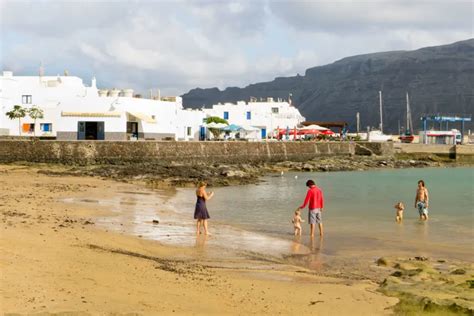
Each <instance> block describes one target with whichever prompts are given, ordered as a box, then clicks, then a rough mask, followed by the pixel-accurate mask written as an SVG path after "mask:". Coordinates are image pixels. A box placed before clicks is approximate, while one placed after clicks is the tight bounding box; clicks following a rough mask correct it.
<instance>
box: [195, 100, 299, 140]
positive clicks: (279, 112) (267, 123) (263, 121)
mask: <svg viewBox="0 0 474 316" xmlns="http://www.w3.org/2000/svg"><path fill="white" fill-rule="evenodd" d="M203 111H204V113H205V114H206V116H207V117H209V116H218V117H220V118H223V119H225V120H227V121H228V122H229V124H235V125H238V126H252V127H257V128H259V129H260V133H259V138H267V137H272V136H274V137H276V135H277V134H276V129H277V128H285V129H286V128H290V129H293V128H294V127H296V126H297V125H298V124H300V123H302V122H303V121H304V120H305V118H304V117H303V116H302V115H301V114H300V112H299V111H298V109H297V108H295V107H294V106H292V105H291V104H289V103H288V102H286V101H282V100H280V99H278V100H277V101H274V100H273V98H266V99H265V100H264V101H257V100H255V99H254V100H252V101H250V102H248V103H246V102H245V101H238V102H237V104H233V103H225V104H216V105H213V106H212V108H209V109H203Z"/></svg>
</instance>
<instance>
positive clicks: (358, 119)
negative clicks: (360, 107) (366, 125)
mask: <svg viewBox="0 0 474 316" xmlns="http://www.w3.org/2000/svg"><path fill="white" fill-rule="evenodd" d="M356 121H357V124H356V127H357V135H359V128H360V114H359V112H357V114H356Z"/></svg>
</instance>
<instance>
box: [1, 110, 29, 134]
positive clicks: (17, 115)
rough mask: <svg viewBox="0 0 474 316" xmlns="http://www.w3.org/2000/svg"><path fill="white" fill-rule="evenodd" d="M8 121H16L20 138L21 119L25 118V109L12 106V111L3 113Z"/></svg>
mask: <svg viewBox="0 0 474 316" xmlns="http://www.w3.org/2000/svg"><path fill="white" fill-rule="evenodd" d="M5 115H6V116H8V118H9V119H10V120H14V119H18V136H21V119H22V118H24V117H25V116H26V109H25V108H23V107H21V105H15V106H13V110H11V111H9V112H7V113H5Z"/></svg>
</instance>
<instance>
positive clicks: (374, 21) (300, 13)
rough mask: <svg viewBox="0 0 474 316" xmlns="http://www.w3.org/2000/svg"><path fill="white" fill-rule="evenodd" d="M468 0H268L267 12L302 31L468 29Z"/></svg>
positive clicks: (470, 9)
mask: <svg viewBox="0 0 474 316" xmlns="http://www.w3.org/2000/svg"><path fill="white" fill-rule="evenodd" d="M473 5H474V4H473V2H472V1H456V0H452V1H451V0H445V1H442V0H441V1H440V0H438V1H426V0H425V1H423V0H421V1H406V0H379V1H348V0H346V1H317V2H311V1H298V2H275V1H273V2H270V10H271V12H272V13H273V14H274V15H275V16H277V17H278V18H280V19H281V20H282V21H284V22H285V23H287V24H288V25H289V26H291V27H293V28H295V29H297V30H304V31H318V32H327V33H347V32H348V33H351V34H353V33H361V32H364V31H368V30H373V29H377V30H380V31H386V30H389V31H391V30H396V29H417V30H429V31H436V30H465V31H468V30H470V31H471V32H472V27H473V22H472V13H473Z"/></svg>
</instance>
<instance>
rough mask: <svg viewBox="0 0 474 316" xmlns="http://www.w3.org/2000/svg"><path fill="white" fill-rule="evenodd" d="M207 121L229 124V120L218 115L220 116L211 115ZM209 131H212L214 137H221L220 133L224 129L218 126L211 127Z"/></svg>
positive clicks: (208, 122)
mask: <svg viewBox="0 0 474 316" xmlns="http://www.w3.org/2000/svg"><path fill="white" fill-rule="evenodd" d="M206 123H207V124H210V123H216V124H226V125H229V122H227V120H225V119H223V118H221V117H218V116H210V117H208V118H206ZM209 131H211V133H212V135H213V136H214V138H219V136H220V134H221V133H222V131H221V130H220V129H218V128H209Z"/></svg>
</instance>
